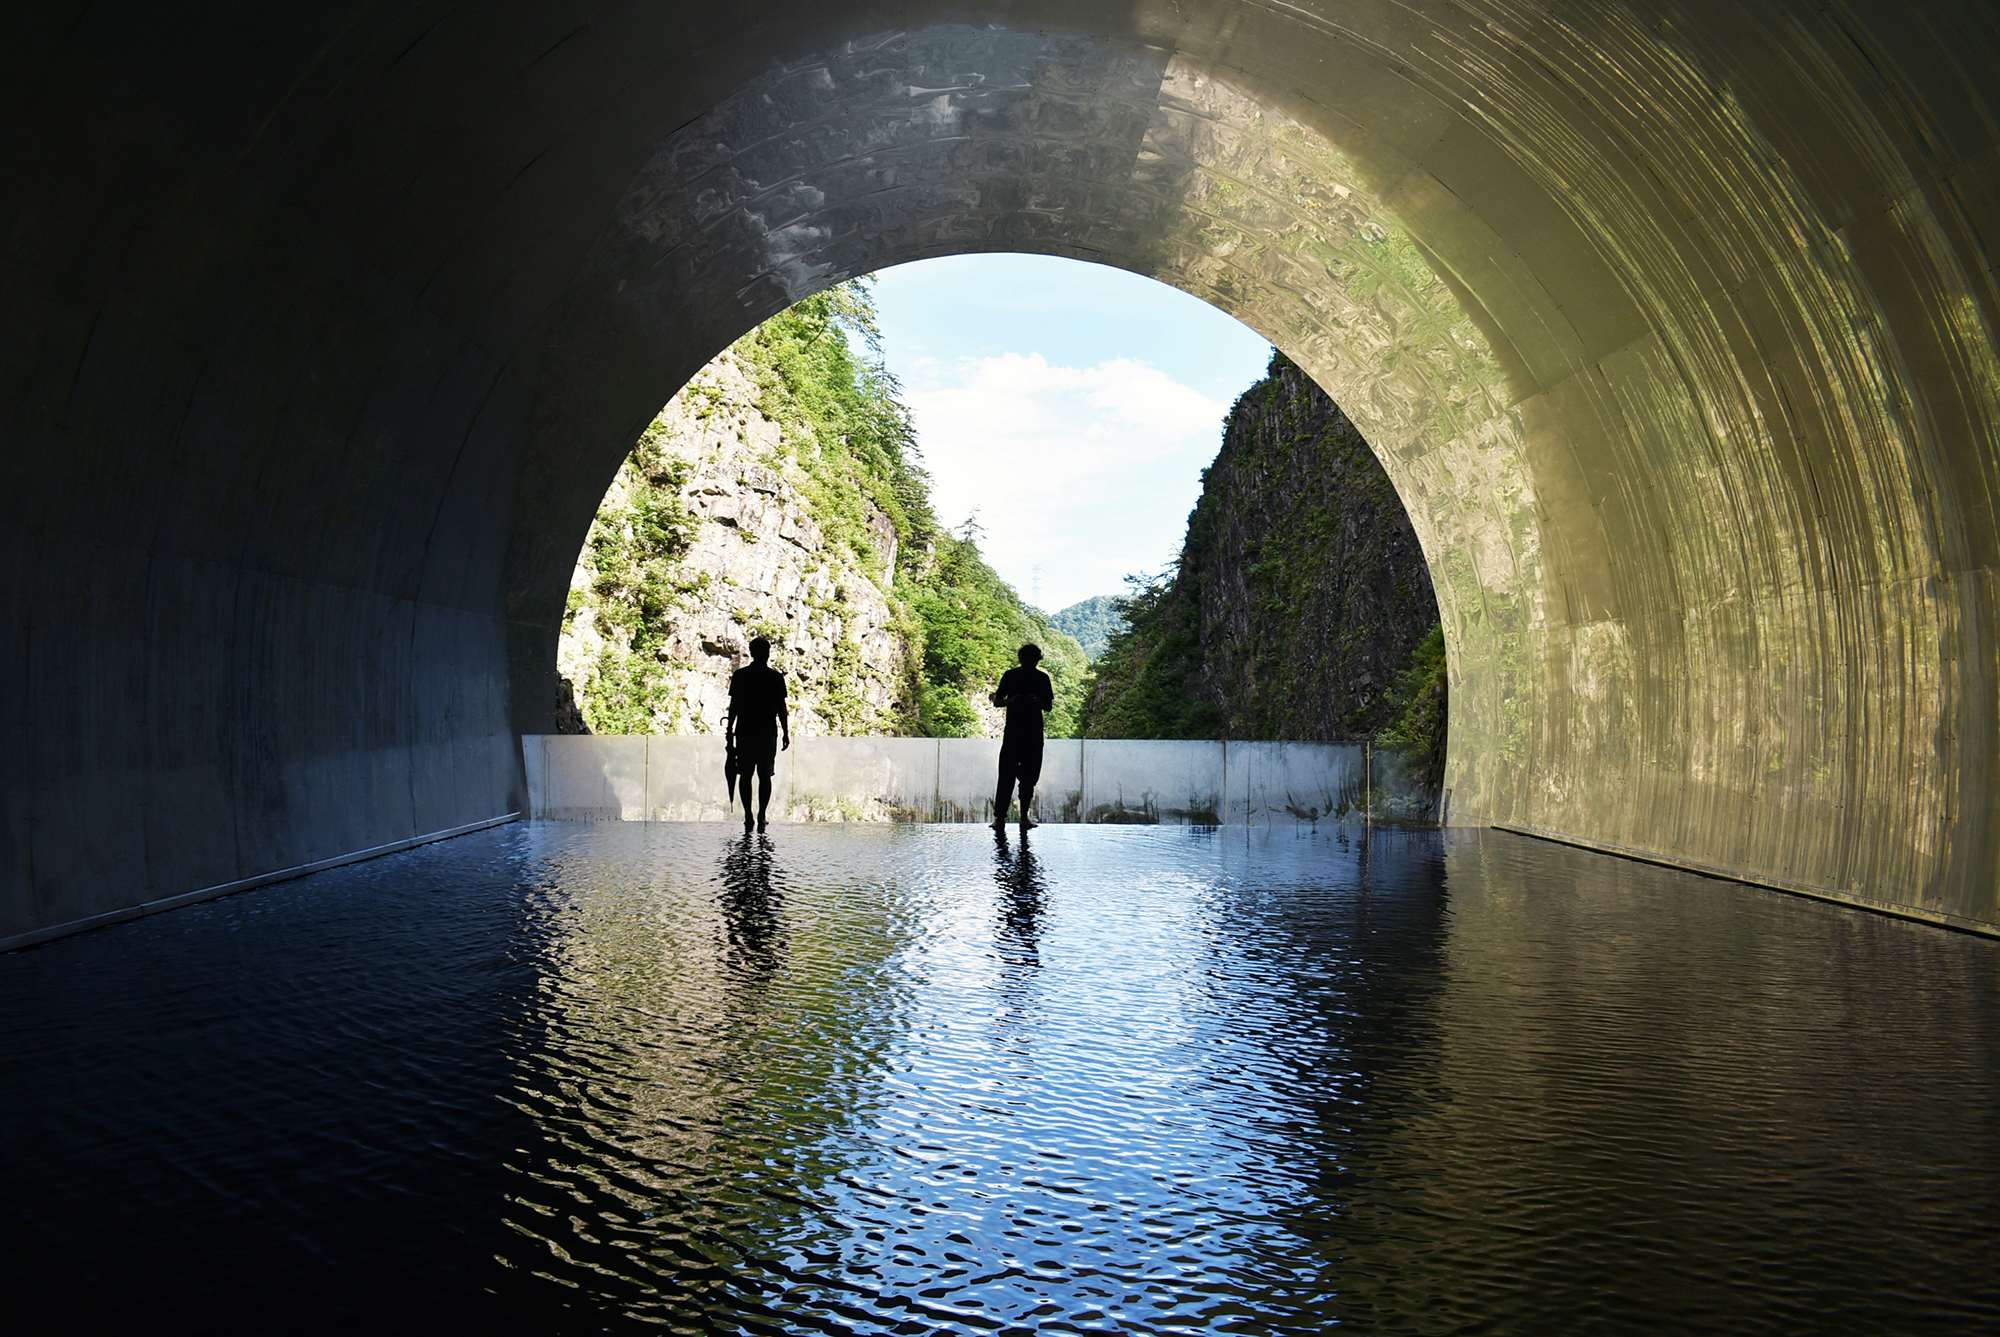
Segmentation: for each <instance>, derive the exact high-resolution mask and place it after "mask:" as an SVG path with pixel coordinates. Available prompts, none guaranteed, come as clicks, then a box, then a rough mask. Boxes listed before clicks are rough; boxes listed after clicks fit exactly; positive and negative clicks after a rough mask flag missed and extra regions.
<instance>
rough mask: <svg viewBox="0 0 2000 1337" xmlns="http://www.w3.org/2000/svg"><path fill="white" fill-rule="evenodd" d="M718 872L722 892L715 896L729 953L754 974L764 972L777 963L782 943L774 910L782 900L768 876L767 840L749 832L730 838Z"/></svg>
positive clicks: (779, 924) (770, 865) (768, 851)
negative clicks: (736, 838)
mask: <svg viewBox="0 0 2000 1337" xmlns="http://www.w3.org/2000/svg"><path fill="white" fill-rule="evenodd" d="M721 872H722V894H721V896H720V897H718V898H717V899H718V902H719V904H720V905H721V908H722V924H723V932H725V933H726V934H728V936H729V949H730V955H731V956H733V957H738V958H740V960H741V963H742V964H743V965H745V966H747V967H748V968H749V969H751V970H752V971H754V972H755V973H757V974H768V973H770V972H771V971H772V970H774V969H775V968H776V967H777V964H778V955H779V950H778V949H779V947H780V946H781V945H782V933H781V931H780V930H781V923H780V920H779V913H778V912H779V911H780V909H782V908H783V905H784V899H785V898H784V894H783V893H782V892H781V891H779V889H778V885H777V882H776V880H775V879H774V877H773V875H772V860H771V842H770V841H769V840H768V839H767V838H765V837H763V836H751V835H745V836H744V837H743V838H742V839H740V840H732V841H730V842H729V849H728V851H727V852H726V853H724V854H723V856H722V869H721Z"/></svg>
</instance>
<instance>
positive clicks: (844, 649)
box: [557, 351, 911, 734]
mask: <svg viewBox="0 0 2000 1337" xmlns="http://www.w3.org/2000/svg"><path fill="white" fill-rule="evenodd" d="M757 402H758V389H757V386H756V383H755V381H754V380H753V379H752V377H751V375H750V374H749V372H748V371H746V369H745V367H744V365H743V362H742V360H741V358H740V357H739V356H738V355H737V354H736V353H735V352H733V351H732V352H725V353H724V354H722V356H720V357H718V358H717V359H716V360H715V361H713V362H711V363H710V364H709V365H708V366H707V367H705V368H704V369H703V370H702V372H701V373H700V374H699V375H698V376H696V377H695V379H694V380H693V381H691V382H689V384H688V385H687V387H686V388H685V389H683V390H682V391H681V392H680V393H679V394H678V395H676V396H674V398H673V400H672V401H671V402H670V403H668V405H667V406H666V407H665V408H664V409H662V410H661V411H660V414H659V416H658V417H657V418H655V419H654V421H653V423H652V425H651V426H650V427H649V428H648V429H647V431H646V434H645V436H644V437H643V438H642V439H641V441H640V443H639V445H638V447H637V448H635V449H634V451H633V453H632V456H631V458H630V459H628V460H627V461H626V463H625V466H624V467H623V468H621V469H620V470H619V471H618V475H617V477H616V478H615V479H614V480H613V481H612V484H611V487H610V488H609V489H608V490H607V491H606V493H605V497H604V502H603V504H602V505H601V506H600V507H599V509H598V514H597V519H596V521H595V522H594V523H593V524H592V526H591V532H590V537H589V539H588V540H587V541H586V542H585V544H584V546H583V550H582V552H581V553H580V554H579V555H578V559H577V565H576V573H575V575H574V577H573V578H572V579H571V582H570V612H569V616H568V618H567V620H566V622H565V624H564V629H563V635H562V639H561V641H560V643H559V645H558V648H557V668H558V671H559V672H560V673H561V674H562V676H563V677H564V679H565V680H566V681H567V682H568V683H569V684H570V686H571V688H572V690H573V691H574V693H575V696H576V699H577V702H578V704H579V706H580V707H581V709H582V714H583V717H584V719H585V720H586V721H587V722H588V724H589V726H590V728H591V729H592V730H593V731H595V732H600V733H603V732H611V733H644V732H654V733H719V732H721V731H722V727H723V719H724V716H725V715H726V713H727V711H728V707H729V675H730V673H731V671H732V670H734V669H735V668H736V667H737V666H739V665H741V664H743V663H745V662H747V661H748V658H749V642H750V638H751V637H752V636H756V635H760V634H761V635H765V636H768V637H770V638H771V641H772V643H773V644H774V645H775V646H777V647H779V649H778V651H777V653H776V654H775V656H774V661H773V662H774V663H776V664H777V666H778V667H779V668H781V669H783V670H784V672H785V674H786V677H787V679H788V686H789V687H790V690H791V694H792V704H791V712H792V723H793V727H794V728H795V729H798V730H800V731H802V732H804V733H809V734H848V733H875V732H896V731H897V729H898V727H899V724H900V722H901V721H902V719H903V718H904V717H905V716H906V715H907V714H908V713H909V710H910V706H911V703H910V701H909V690H908V687H909V674H908V671H907V669H908V665H907V657H906V646H905V640H904V636H903V635H902V634H901V633H900V632H899V630H898V628H897V626H896V621H897V613H896V609H895V607H894V606H893V604H892V601H891V598H890V595H889V593H888V592H887V591H888V589H890V588H893V580H894V572H895V563H896V557H897V552H896V546H897V545H896V531H895V527H894V525H893V524H892V523H891V522H890V520H889V517H888V516H887V515H885V514H884V513H882V512H881V511H880V510H874V511H872V513H870V514H869V516H868V528H869V530H870V532H871V534H872V536H873V537H874V539H875V544H874V552H873V557H874V560H873V561H865V560H864V558H863V555H861V554H857V553H856V552H854V551H853V550H851V549H850V548H849V547H848V546H847V545H846V544H842V543H836V542H833V541H831V540H830V539H829V538H828V536H827V534H826V533H825V531H824V530H823V528H822V527H821V525H820V524H819V522H818V521H817V520H816V519H815V518H814V516H813V513H812V506H811V504H810V502H809V501H808V499H807V491H808V480H807V479H806V478H805V477H804V476H803V474H802V472H801V470H800V468H799V466H798V465H797V464H796V463H795V462H794V461H793V460H791V459H790V458H789V457H788V455H787V452H786V451H785V450H784V449H783V446H784V432H783V429H782V428H781V427H780V426H779V424H777V423H775V422H773V421H771V420H770V419H769V418H767V417H765V416H764V414H763V413H762V412H760V411H759V409H758V407H757Z"/></svg>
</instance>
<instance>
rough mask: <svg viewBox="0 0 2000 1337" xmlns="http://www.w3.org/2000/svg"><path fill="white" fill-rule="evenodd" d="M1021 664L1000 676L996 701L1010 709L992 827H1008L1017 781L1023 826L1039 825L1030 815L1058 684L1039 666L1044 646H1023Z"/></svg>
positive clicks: (1001, 736) (994, 793) (1026, 828)
mask: <svg viewBox="0 0 2000 1337" xmlns="http://www.w3.org/2000/svg"><path fill="white" fill-rule="evenodd" d="M1020 660H1021V662H1020V664H1019V665H1018V666H1016V667H1014V668H1010V669H1008V670H1007V671H1006V672H1005V673H1003V674H1001V675H1000V685H999V686H998V687H997V688H995V689H994V692H993V704H994V705H996V706H999V707H1000V708H1001V709H1003V710H1005V711H1006V712H1007V728H1006V731H1005V732H1004V733H1002V734H1001V735H1000V787H999V788H998V789H996V790H995V791H994V792H993V829H994V830H995V831H1004V830H1006V829H1007V802H1008V800H1009V799H1010V798H1012V797H1013V793H1014V782H1015V781H1017V780H1018V781H1019V782H1020V784H1021V829H1022V830H1023V831H1026V830H1028V829H1029V828H1030V827H1033V826H1039V825H1040V823H1039V822H1037V821H1035V820H1034V819H1033V818H1032V817H1030V816H1029V815H1028V808H1029V806H1030V805H1032V804H1033V803H1034V801H1035V781H1037V780H1039V779H1041V778H1042V712H1043V711H1047V710H1054V709H1055V705H1056V687H1055V684H1054V683H1052V682H1050V681H1049V675H1048V674H1046V673H1044V672H1042V671H1041V670H1040V669H1038V668H1036V667H1035V665H1037V664H1039V663H1041V662H1042V651H1041V647H1040V646H1037V645H1024V646H1022V647H1021V650H1020Z"/></svg>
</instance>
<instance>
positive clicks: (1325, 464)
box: [1081, 354, 1445, 755]
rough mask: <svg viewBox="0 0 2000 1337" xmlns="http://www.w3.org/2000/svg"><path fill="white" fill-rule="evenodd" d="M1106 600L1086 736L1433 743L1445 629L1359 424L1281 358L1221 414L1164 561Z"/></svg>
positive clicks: (1440, 706) (1439, 720) (1437, 740)
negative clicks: (1182, 524)
mask: <svg viewBox="0 0 2000 1337" xmlns="http://www.w3.org/2000/svg"><path fill="white" fill-rule="evenodd" d="M1118 606H1119V608H1120V610H1121V611H1122V612H1123V614H1124V616H1125V619H1126V623H1127V625H1126V627H1125V629H1124V630H1123V631H1121V632H1117V633H1115V634H1114V635H1113V636H1112V637H1111V641H1110V644H1109V646H1108V648H1107V649H1106V651H1105V653H1104V654H1103V656H1102V657H1100V658H1099V660H1098V661H1097V664H1096V670H1097V678H1096V683H1095V686H1094V687H1093V689H1092V692H1091V695H1090V698H1089V700H1088V701H1087V702H1086V703H1085V707H1084V711H1083V717H1082V721H1081V730H1082V732H1083V733H1084V735H1085V736H1087V737H1106V738H1109V737H1123V738H1219V737H1228V738H1298V739H1316V740H1338V739H1359V738H1366V737H1371V736H1375V735H1377V734H1381V735H1382V736H1383V738H1384V739H1385V741H1387V740H1389V739H1390V738H1391V737H1392V736H1393V739H1394V741H1395V742H1396V744H1397V745H1398V746H1399V747H1406V748H1411V749H1415V750H1419V751H1424V752H1425V753H1426V755H1428V752H1429V750H1430V749H1432V748H1433V746H1436V747H1440V748H1441V746H1442V741H1441V737H1439V736H1436V735H1438V734H1439V732H1440V731H1441V730H1442V727H1443V721H1444V713H1445V704H1444V696H1443V681H1444V679H1443V638H1442V636H1441V634H1439V633H1438V632H1437V630H1436V628H1437V604H1436V601H1435V599H1434V597H1433V596H1432V593H1431V586H1430V577H1429V573H1428V570H1427V568H1426V566H1425V564H1424V558H1423V553H1422V552H1421V550H1420V549H1419V548H1418V545H1417V541H1416V535H1415V533H1414V532H1413V531H1412V530H1411V528H1410V522H1409V517H1408V516H1407V515H1406V514H1405V512H1404V510H1403V505H1402V502H1401V500H1400V499H1399V498H1398V497H1397V496H1396V493H1395V490H1394V488H1393V487H1392V486H1391V484H1390V482H1389V479H1388V477H1387V475H1385V474H1384V473H1383V472H1382V467H1381V465H1380V464H1379V463H1378V462H1377V461H1376V459H1375V457H1374V455H1373V453H1372V452H1371V451H1370V450H1369V448H1368V445H1367V443H1366V442H1365V441H1364V440H1363V439H1362V437H1361V434H1360V433H1359V432H1358V431H1356V430H1355V429H1354V427H1353V425H1352V424H1351V423H1349V422H1348V421H1347V418H1346V417H1345V415H1343V414H1342V413H1341V412H1340V410H1339V409H1338V408H1337V407H1336V406H1335V405H1334V404H1333V402H1332V400H1330V399H1328V398H1327V396H1326V394H1325V392H1323V391H1322V390H1320V389H1319V387H1318V386H1317V385H1315V384H1314V383H1313V382H1312V380H1311V378H1309V377H1307V376H1306V375H1305V373H1304V372H1302V371H1300V370H1299V369H1298V368H1297V367H1296V366H1294V365H1293V364H1292V363H1291V362H1290V361H1289V360H1288V359H1286V358H1285V357H1284V356H1283V355H1281V354H1273V356H1272V360H1271V366H1270V370H1269V371H1268V372H1267V373H1266V375H1265V377H1264V379H1263V380H1261V381H1259V382H1258V383H1257V384H1256V385H1253V386H1251V387H1250V389H1248V390H1247V391H1245V392H1244V394H1243V395H1242V397H1241V398H1239V399H1238V400H1237V402H1236V404H1235V406H1234V407H1233V408H1232V409H1231V410H1230V413H1229V418H1228V420H1227V422H1226V424H1225V427H1224V432H1223V444H1222V449H1221V451H1220V452H1219V453H1218V454H1217V456H1216V459H1215V462H1214V464H1212V465H1211V466H1210V467H1209V468H1208V469H1207V470H1206V471H1205V472H1204V474H1203V477H1202V493H1201V497H1200V499H1199V500H1198V501H1197V502H1196V503H1195V508H1194V510H1193V512H1192V513H1191V514H1190V515H1189V517H1188V530H1187V537H1186V539H1185V541H1184V543H1183V545H1182V549H1181V555H1180V559H1179V561H1178V563H1177V564H1176V566H1175V567H1174V568H1173V569H1172V570H1171V571H1169V572H1167V573H1166V574H1164V575H1161V576H1158V577H1152V578H1144V577H1141V578H1135V579H1134V580H1133V587H1132V590H1131V592H1130V593H1129V594H1128V595H1127V596H1126V597H1125V598H1124V599H1122V600H1120V601H1119V604H1118ZM1432 638H1434V641H1435V646H1434V649H1433V640H1432Z"/></svg>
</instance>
